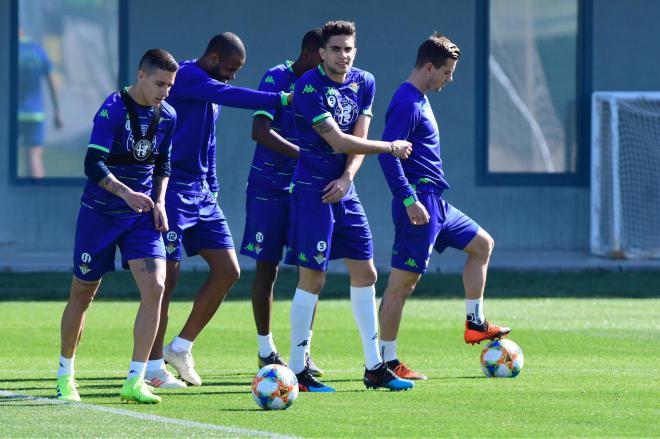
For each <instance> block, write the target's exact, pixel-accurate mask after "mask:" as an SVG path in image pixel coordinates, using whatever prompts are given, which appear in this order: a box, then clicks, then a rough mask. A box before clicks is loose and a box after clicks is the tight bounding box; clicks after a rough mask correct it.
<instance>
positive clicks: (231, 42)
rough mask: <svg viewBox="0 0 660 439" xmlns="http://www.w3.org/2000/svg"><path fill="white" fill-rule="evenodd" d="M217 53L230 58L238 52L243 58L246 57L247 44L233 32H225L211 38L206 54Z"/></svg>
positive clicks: (221, 56)
mask: <svg viewBox="0 0 660 439" xmlns="http://www.w3.org/2000/svg"><path fill="white" fill-rule="evenodd" d="M210 53H215V54H216V55H218V56H220V58H229V57H230V56H232V55H233V54H235V53H238V54H239V55H240V56H241V58H245V45H244V44H243V41H241V39H240V38H239V37H238V35H236V34H235V33H232V32H223V33H221V34H218V35H216V36H214V37H213V38H211V41H209V44H208V46H206V50H205V51H204V55H208V54H210Z"/></svg>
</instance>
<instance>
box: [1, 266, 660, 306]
mask: <svg viewBox="0 0 660 439" xmlns="http://www.w3.org/2000/svg"><path fill="white" fill-rule="evenodd" d="M254 274H255V273H254V272H253V271H245V272H242V274H241V278H240V280H239V281H238V283H237V284H236V285H235V286H234V288H233V289H232V291H231V292H230V294H229V295H228V298H227V300H250V295H251V288H252V282H253V281H254ZM206 276H207V274H206V273H205V272H199V271H187V272H186V271H184V272H182V273H181V277H180V279H179V282H178V284H177V289H176V291H175V292H174V297H173V300H175V301H176V300H185V301H188V300H191V299H192V298H194V297H195V294H196V293H197V290H198V289H199V288H200V287H201V285H202V284H203V283H204V281H205V280H206ZM387 277H388V276H387V274H386V273H381V274H380V276H379V279H378V283H377V284H376V289H377V291H378V295H379V296H380V295H382V292H383V290H384V289H385V286H386V284H387ZM297 281H298V274H297V272H295V271H294V270H291V269H286V268H283V269H281V270H280V273H279V275H278V280H277V284H276V288H275V297H276V299H278V300H291V298H292V297H293V293H294V292H295V288H296V284H297ZM70 284H71V275H70V274H67V273H0V301H2V300H12V301H32V300H66V299H67V298H68V296H69V285H70ZM348 285H349V278H348V275H347V274H340V273H328V276H327V281H326V287H325V289H324V290H323V292H322V294H321V295H322V297H323V298H326V299H330V298H333V299H348ZM486 295H487V296H488V297H491V298H495V297H496V298H524V297H530V298H541V297H585V298H586V297H589V298H593V297H610V298H618V297H621V298H657V297H660V273H658V272H657V271H652V270H639V271H620V272H614V271H600V270H590V271H582V272H554V273H553V272H517V271H516V272H505V271H494V272H492V273H489V275H488V283H487V287H486ZM138 297H139V295H138V292H137V288H136V286H135V282H134V281H133V279H132V277H131V275H130V273H129V272H126V271H122V272H115V273H108V274H107V275H106V276H105V278H104V279H103V283H102V285H101V290H100V291H99V294H98V295H97V299H96V300H137V299H138ZM412 297H413V299H414V298H427V297H428V298H461V297H463V281H462V276H461V275H460V274H440V273H427V274H425V275H424V276H423V277H422V280H421V281H420V282H419V284H418V286H417V288H416V289H415V292H414V293H413V296H412Z"/></svg>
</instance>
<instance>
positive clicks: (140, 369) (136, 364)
mask: <svg viewBox="0 0 660 439" xmlns="http://www.w3.org/2000/svg"><path fill="white" fill-rule="evenodd" d="M146 368H147V363H142V362H140V361H131V365H130V366H129V368H128V376H127V377H126V379H129V380H130V379H131V378H133V377H134V376H141V377H144V370H145V369H146Z"/></svg>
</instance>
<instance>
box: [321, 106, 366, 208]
mask: <svg viewBox="0 0 660 439" xmlns="http://www.w3.org/2000/svg"><path fill="white" fill-rule="evenodd" d="M370 124H371V117H369V116H367V115H361V116H360V117H358V120H357V122H356V123H355V126H354V127H353V135H354V136H357V137H360V138H362V139H366V138H367V134H369V125H370ZM363 161H364V154H349V155H348V158H347V159H346V167H345V168H344V173H343V174H342V176H341V177H339V178H338V179H336V180H333V181H331V182H330V183H328V184H327V185H326V186H325V188H323V197H321V201H323V202H324V203H336V202H337V201H339V200H341V199H342V197H343V196H344V195H345V194H346V191H347V190H348V188H349V187H350V186H351V183H353V179H354V178H355V175H356V174H357V172H358V170H359V169H360V167H361V166H362V162H363Z"/></svg>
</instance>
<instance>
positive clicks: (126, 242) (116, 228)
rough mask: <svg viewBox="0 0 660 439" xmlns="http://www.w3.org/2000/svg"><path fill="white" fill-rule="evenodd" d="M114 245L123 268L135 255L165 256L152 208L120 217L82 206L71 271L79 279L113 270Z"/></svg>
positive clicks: (89, 277)
mask: <svg viewBox="0 0 660 439" xmlns="http://www.w3.org/2000/svg"><path fill="white" fill-rule="evenodd" d="M117 246H119V249H120V251H121V258H122V266H123V267H124V268H128V261H132V260H134V259H143V258H159V259H165V247H164V246H163V239H162V237H161V234H160V232H159V231H158V230H156V227H155V226H154V218H153V214H152V212H147V213H143V214H142V215H138V216H131V217H121V216H114V215H107V214H103V213H98V212H96V211H94V210H92V209H90V208H88V207H84V206H82V207H81V208H80V213H79V214H78V224H77V225H76V243H75V246H74V250H73V274H74V275H75V276H76V277H77V278H79V279H82V280H87V281H93V280H98V279H101V277H103V275H104V274H105V273H107V272H109V271H115V250H116V247H117Z"/></svg>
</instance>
